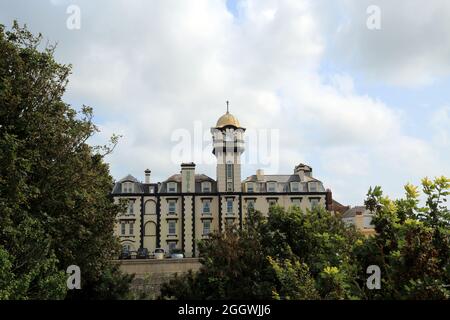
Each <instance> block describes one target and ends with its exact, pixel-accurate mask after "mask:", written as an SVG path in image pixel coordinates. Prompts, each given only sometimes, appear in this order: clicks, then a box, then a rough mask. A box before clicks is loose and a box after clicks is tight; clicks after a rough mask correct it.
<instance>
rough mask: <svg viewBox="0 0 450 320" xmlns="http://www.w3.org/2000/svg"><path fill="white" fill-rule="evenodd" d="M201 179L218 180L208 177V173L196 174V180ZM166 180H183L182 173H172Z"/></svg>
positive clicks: (199, 180)
mask: <svg viewBox="0 0 450 320" xmlns="http://www.w3.org/2000/svg"><path fill="white" fill-rule="evenodd" d="M201 181H211V182H213V181H216V180H214V179H213V178H211V177H208V176H207V175H206V174H203V173H201V174H196V175H195V182H201ZM164 182H181V173H177V174H174V175H171V176H170V177H169V178H167V179H166V180H165V181H164Z"/></svg>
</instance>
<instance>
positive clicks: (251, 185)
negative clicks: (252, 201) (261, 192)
mask: <svg viewBox="0 0 450 320" xmlns="http://www.w3.org/2000/svg"><path fill="white" fill-rule="evenodd" d="M247 192H254V189H253V182H247Z"/></svg>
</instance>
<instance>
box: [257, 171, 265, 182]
mask: <svg viewBox="0 0 450 320" xmlns="http://www.w3.org/2000/svg"><path fill="white" fill-rule="evenodd" d="M256 180H257V181H264V170H263V169H258V170H256Z"/></svg>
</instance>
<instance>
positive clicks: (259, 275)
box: [161, 207, 360, 299]
mask: <svg viewBox="0 0 450 320" xmlns="http://www.w3.org/2000/svg"><path fill="white" fill-rule="evenodd" d="M359 238H360V236H358V234H357V233H356V232H355V230H353V229H352V228H349V227H346V226H345V225H344V224H343V223H342V221H340V220H339V219H338V218H337V217H334V216H332V215H331V214H330V213H329V212H327V211H326V210H325V209H323V208H316V209H314V210H312V211H308V212H305V213H304V212H302V211H301V210H300V209H299V208H295V207H294V208H290V209H288V210H284V209H283V208H281V207H272V208H271V209H270V212H269V215H268V217H267V218H265V217H263V216H262V215H261V213H259V212H250V213H249V216H248V217H247V219H246V223H245V224H244V227H243V229H242V230H240V229H238V228H237V227H232V228H227V229H226V231H225V232H223V233H216V234H214V235H212V236H211V238H210V239H208V240H204V241H201V242H200V243H199V249H200V256H201V262H202V264H203V266H202V268H201V269H200V271H199V272H198V273H197V274H194V273H189V274H188V275H185V276H178V277H176V278H175V279H174V280H172V281H170V282H169V283H167V284H165V285H163V286H162V290H161V293H162V294H161V298H178V299H186V298H191V299H192V298H194V297H195V298H197V299H272V298H274V299H318V298H329V297H334V298H347V297H350V296H351V295H352V294H353V292H352V289H353V287H351V286H346V285H342V282H343V281H344V280H348V278H351V276H352V275H353V272H354V270H353V269H352V267H351V266H350V265H349V257H350V253H351V249H352V243H353V242H354V241H355V239H359ZM336 266H338V267H339V268H340V269H337V268H336ZM332 267H333V268H334V269H333V270H340V271H339V272H338V273H339V275H337V276H336V279H338V280H339V281H340V282H339V283H336V282H333V281H334V280H335V279H334V278H333V279H329V278H323V277H322V276H323V271H324V270H325V271H326V270H328V269H329V268H332ZM341 278H342V280H341ZM348 282H349V283H352V282H351V281H348ZM323 283H330V285H329V286H320V285H319V284H323ZM352 285H353V283H352ZM354 290H356V289H354ZM191 294H193V296H190V295H191Z"/></svg>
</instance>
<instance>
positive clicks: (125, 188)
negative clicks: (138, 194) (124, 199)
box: [122, 181, 134, 193]
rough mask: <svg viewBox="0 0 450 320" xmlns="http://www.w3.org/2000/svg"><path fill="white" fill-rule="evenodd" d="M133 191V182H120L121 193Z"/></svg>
mask: <svg viewBox="0 0 450 320" xmlns="http://www.w3.org/2000/svg"><path fill="white" fill-rule="evenodd" d="M133 191H134V183H133V182H129V181H128V182H123V183H122V192H123V193H133Z"/></svg>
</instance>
